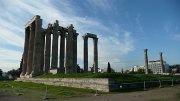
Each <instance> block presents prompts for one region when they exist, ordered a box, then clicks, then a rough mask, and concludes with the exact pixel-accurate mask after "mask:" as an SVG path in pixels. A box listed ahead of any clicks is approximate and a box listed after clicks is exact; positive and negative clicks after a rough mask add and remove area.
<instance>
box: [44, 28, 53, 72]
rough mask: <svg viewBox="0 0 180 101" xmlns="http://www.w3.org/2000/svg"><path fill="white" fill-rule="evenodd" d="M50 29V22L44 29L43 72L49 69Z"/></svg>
mask: <svg viewBox="0 0 180 101" xmlns="http://www.w3.org/2000/svg"><path fill="white" fill-rule="evenodd" d="M51 30H52V24H49V25H48V28H47V31H46V46H45V65H44V72H45V74H48V73H49V69H50V54H51V33H52V32H51Z"/></svg>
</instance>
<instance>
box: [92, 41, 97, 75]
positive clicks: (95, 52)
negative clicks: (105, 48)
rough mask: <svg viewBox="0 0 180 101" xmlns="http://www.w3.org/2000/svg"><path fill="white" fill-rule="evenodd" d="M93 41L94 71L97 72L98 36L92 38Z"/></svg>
mask: <svg viewBox="0 0 180 101" xmlns="http://www.w3.org/2000/svg"><path fill="white" fill-rule="evenodd" d="M93 42H94V73H98V45H97V44H98V38H93Z"/></svg>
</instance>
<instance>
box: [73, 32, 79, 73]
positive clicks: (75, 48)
mask: <svg viewBox="0 0 180 101" xmlns="http://www.w3.org/2000/svg"><path fill="white" fill-rule="evenodd" d="M73 33H74V36H73V68H74V72H75V73H77V36H78V35H79V34H78V33H76V30H74V32H73Z"/></svg>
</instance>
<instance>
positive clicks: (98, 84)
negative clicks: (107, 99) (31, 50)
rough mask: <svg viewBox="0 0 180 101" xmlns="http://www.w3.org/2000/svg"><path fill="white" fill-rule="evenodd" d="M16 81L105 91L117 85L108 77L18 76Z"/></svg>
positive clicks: (113, 88)
mask: <svg viewBox="0 0 180 101" xmlns="http://www.w3.org/2000/svg"><path fill="white" fill-rule="evenodd" d="M16 81H22V82H34V83H42V84H46V85H57V86H68V87H76V88H88V89H93V90H99V91H104V92H110V91H112V90H115V89H116V87H112V85H114V81H113V80H111V79H108V78H18V79H17V80H16Z"/></svg>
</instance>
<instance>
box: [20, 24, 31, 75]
mask: <svg viewBox="0 0 180 101" xmlns="http://www.w3.org/2000/svg"><path fill="white" fill-rule="evenodd" d="M29 35H30V29H29V27H27V28H25V41H24V53H23V66H22V73H21V76H24V75H25V73H26V69H27V61H28V49H29Z"/></svg>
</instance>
